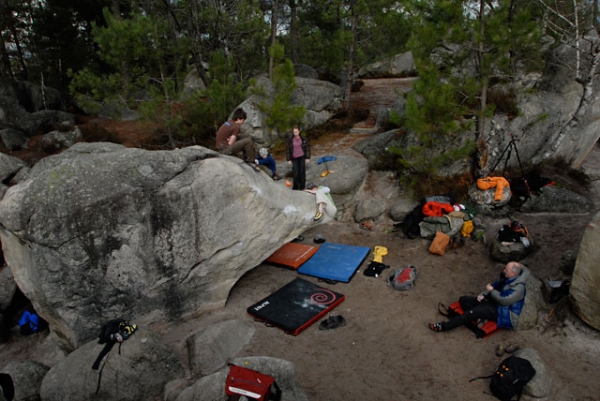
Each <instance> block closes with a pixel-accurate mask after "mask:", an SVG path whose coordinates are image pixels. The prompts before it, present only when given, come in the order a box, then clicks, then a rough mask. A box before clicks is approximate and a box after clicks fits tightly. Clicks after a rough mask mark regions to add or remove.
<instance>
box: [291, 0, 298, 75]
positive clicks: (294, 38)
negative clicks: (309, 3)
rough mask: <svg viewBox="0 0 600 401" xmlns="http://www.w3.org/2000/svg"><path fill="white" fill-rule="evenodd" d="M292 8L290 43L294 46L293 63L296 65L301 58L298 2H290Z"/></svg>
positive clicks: (294, 0) (293, 0) (292, 0)
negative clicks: (299, 52) (299, 50)
mask: <svg viewBox="0 0 600 401" xmlns="http://www.w3.org/2000/svg"><path fill="white" fill-rule="evenodd" d="M289 6H290V41H291V45H292V49H291V50H292V62H293V63H294V64H296V63H298V61H299V60H300V56H299V54H298V27H297V22H298V21H297V20H296V19H297V18H298V14H297V9H296V0H290V1H289Z"/></svg>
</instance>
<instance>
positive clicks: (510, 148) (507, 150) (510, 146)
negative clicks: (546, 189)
mask: <svg viewBox="0 0 600 401" xmlns="http://www.w3.org/2000/svg"><path fill="white" fill-rule="evenodd" d="M510 138H511V139H510V142H508V145H506V148H504V150H503V151H502V154H501V155H500V158H499V159H498V161H497V162H496V164H495V165H494V167H493V168H492V170H491V171H495V170H496V167H498V164H500V162H501V161H502V158H503V157H504V155H505V154H506V160H505V161H504V169H503V170H502V176H504V175H505V173H506V166H507V165H508V161H509V160H510V155H511V153H512V151H513V149H514V151H515V155H516V156H517V161H518V162H519V168H520V169H521V177H523V178H524V177H525V173H524V172H523V164H521V158H520V157H519V150H518V149H517V140H516V139H515V137H514V136H513V134H510Z"/></svg>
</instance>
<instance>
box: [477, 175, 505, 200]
mask: <svg viewBox="0 0 600 401" xmlns="http://www.w3.org/2000/svg"><path fill="white" fill-rule="evenodd" d="M506 186H508V187H509V188H510V184H509V183H508V181H507V180H506V178H504V177H486V178H479V179H477V188H479V189H482V190H486V189H490V188H496V192H495V193H494V200H495V201H496V202H498V201H501V200H502V191H503V190H504V187H506Z"/></svg>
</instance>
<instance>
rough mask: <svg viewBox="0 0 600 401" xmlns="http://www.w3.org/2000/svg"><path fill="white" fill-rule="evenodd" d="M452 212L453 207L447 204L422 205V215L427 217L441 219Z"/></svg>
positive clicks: (431, 203)
mask: <svg viewBox="0 0 600 401" xmlns="http://www.w3.org/2000/svg"><path fill="white" fill-rule="evenodd" d="M453 211H454V206H452V205H451V204H449V203H440V202H427V203H425V204H424V205H423V215H424V216H428V217H442V216H443V215H445V214H448V213H452V212H453Z"/></svg>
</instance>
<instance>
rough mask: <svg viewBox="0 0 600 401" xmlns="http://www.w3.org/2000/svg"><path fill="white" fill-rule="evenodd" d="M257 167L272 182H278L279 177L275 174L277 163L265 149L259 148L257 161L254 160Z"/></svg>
mask: <svg viewBox="0 0 600 401" xmlns="http://www.w3.org/2000/svg"><path fill="white" fill-rule="evenodd" d="M254 163H256V164H258V167H259V168H260V169H261V170H262V171H264V172H265V173H267V174H268V175H269V177H271V178H272V179H274V180H279V179H281V177H280V176H279V175H278V174H277V163H276V162H275V159H273V156H271V155H270V154H269V151H268V150H267V148H260V150H259V151H258V159H255V160H254Z"/></svg>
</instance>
